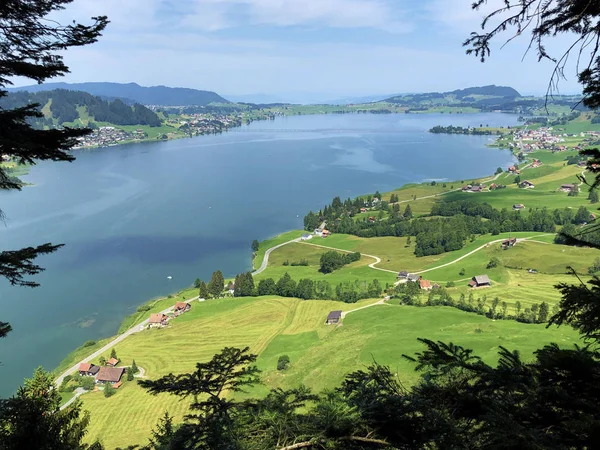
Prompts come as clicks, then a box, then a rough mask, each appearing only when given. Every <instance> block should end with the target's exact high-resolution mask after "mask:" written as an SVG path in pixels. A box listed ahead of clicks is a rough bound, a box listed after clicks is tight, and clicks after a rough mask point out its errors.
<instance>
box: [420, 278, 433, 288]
mask: <svg viewBox="0 0 600 450" xmlns="http://www.w3.org/2000/svg"><path fill="white" fill-rule="evenodd" d="M419 286H420V287H421V289H425V288H430V287H431V281H429V280H423V279H420V280H419Z"/></svg>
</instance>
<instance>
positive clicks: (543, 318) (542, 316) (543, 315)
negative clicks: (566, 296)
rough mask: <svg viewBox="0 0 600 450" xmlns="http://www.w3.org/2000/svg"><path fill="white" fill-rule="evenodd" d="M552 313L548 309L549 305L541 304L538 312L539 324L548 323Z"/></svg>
mask: <svg viewBox="0 0 600 450" xmlns="http://www.w3.org/2000/svg"><path fill="white" fill-rule="evenodd" d="M549 313H550V308H549V307H548V303H546V302H542V303H541V304H540V309H539V310H538V317H537V321H538V323H546V322H548V316H549Z"/></svg>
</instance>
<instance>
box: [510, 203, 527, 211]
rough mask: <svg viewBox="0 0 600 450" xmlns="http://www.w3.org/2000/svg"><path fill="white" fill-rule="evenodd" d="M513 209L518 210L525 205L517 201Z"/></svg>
mask: <svg viewBox="0 0 600 450" xmlns="http://www.w3.org/2000/svg"><path fill="white" fill-rule="evenodd" d="M513 209H514V210H515V211H520V210H521V209H525V205H524V204H523V203H517V204H515V205H513Z"/></svg>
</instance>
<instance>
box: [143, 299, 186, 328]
mask: <svg viewBox="0 0 600 450" xmlns="http://www.w3.org/2000/svg"><path fill="white" fill-rule="evenodd" d="M190 309H192V305H190V304H189V303H187V302H177V303H175V306H174V307H173V313H171V315H167V314H163V313H154V314H150V318H149V319H148V328H162V327H166V326H167V325H168V324H169V320H171V319H172V318H175V317H177V316H180V315H181V314H183V313H186V312H188V311H189V310H190Z"/></svg>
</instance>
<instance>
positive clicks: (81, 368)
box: [79, 363, 92, 372]
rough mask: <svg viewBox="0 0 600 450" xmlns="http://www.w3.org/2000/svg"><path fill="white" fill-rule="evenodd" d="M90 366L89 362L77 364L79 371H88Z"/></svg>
mask: <svg viewBox="0 0 600 450" xmlns="http://www.w3.org/2000/svg"><path fill="white" fill-rule="evenodd" d="M91 368H92V365H91V364H90V363H81V364H79V371H80V372H89V371H90V369H91Z"/></svg>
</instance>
